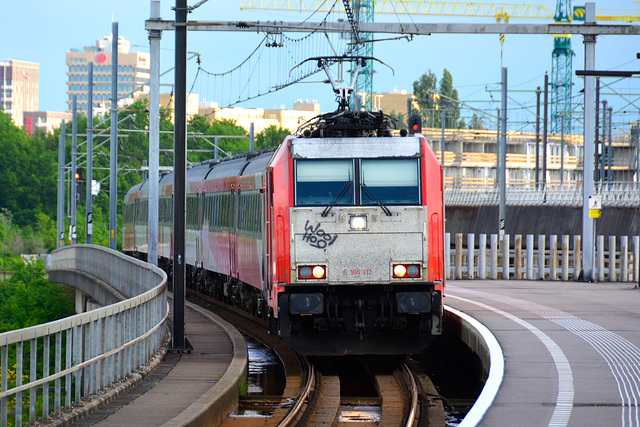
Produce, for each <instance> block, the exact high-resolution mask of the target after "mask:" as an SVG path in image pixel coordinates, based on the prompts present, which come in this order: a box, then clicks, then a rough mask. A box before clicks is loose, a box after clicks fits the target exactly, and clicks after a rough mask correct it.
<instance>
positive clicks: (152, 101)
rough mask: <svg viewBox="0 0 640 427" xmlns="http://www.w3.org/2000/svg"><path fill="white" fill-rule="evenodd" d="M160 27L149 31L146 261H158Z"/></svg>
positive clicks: (156, 10) (155, 14)
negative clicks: (147, 236) (147, 230)
mask: <svg viewBox="0 0 640 427" xmlns="http://www.w3.org/2000/svg"><path fill="white" fill-rule="evenodd" d="M150 15H151V16H150V19H157V20H160V0H152V1H151V14H150ZM161 38H162V31H160V30H150V31H149V47H150V56H151V64H150V70H149V76H150V78H149V241H148V243H149V252H148V257H147V262H149V263H150V264H152V265H156V266H157V265H158V221H159V220H158V203H159V193H158V192H159V189H158V186H159V181H160V39H161Z"/></svg>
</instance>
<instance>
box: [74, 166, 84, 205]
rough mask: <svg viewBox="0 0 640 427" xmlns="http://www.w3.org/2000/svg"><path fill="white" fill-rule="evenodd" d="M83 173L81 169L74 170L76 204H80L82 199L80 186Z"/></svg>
mask: <svg viewBox="0 0 640 427" xmlns="http://www.w3.org/2000/svg"><path fill="white" fill-rule="evenodd" d="M83 172H84V171H83V170H82V168H76V175H75V179H76V203H80V200H81V199H82V186H81V185H80V184H81V183H82V178H83Z"/></svg>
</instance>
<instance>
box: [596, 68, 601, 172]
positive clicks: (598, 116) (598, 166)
mask: <svg viewBox="0 0 640 427" xmlns="http://www.w3.org/2000/svg"><path fill="white" fill-rule="evenodd" d="M595 123H596V125H595V156H596V158H595V180H596V182H597V181H600V180H601V179H602V178H601V176H602V175H601V174H600V162H601V159H600V154H601V153H602V144H601V143H600V78H599V77H596V116H595Z"/></svg>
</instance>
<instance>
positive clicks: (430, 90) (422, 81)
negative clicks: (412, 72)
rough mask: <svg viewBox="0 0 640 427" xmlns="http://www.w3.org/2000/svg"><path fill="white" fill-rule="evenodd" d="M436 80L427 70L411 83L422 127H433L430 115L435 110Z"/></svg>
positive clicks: (432, 119)
mask: <svg viewBox="0 0 640 427" xmlns="http://www.w3.org/2000/svg"><path fill="white" fill-rule="evenodd" d="M437 83H438V78H437V77H436V75H435V74H434V73H432V72H431V70H429V71H428V72H427V73H425V74H423V75H421V76H420V77H419V78H418V80H416V81H415V82H413V95H414V96H415V97H416V98H417V99H418V101H417V104H418V106H419V107H420V113H419V114H420V115H421V116H422V126H423V127H435V122H434V117H433V114H432V113H431V112H432V111H433V110H435V108H436V105H437V104H436V101H435V98H434V95H435V94H436V93H437V89H436V88H437Z"/></svg>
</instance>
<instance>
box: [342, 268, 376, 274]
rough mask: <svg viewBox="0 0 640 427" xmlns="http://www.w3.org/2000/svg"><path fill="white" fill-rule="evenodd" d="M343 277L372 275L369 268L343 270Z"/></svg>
mask: <svg viewBox="0 0 640 427" xmlns="http://www.w3.org/2000/svg"><path fill="white" fill-rule="evenodd" d="M342 275H343V276H371V275H373V270H372V269H370V268H362V269H360V268H345V269H344V270H342Z"/></svg>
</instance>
